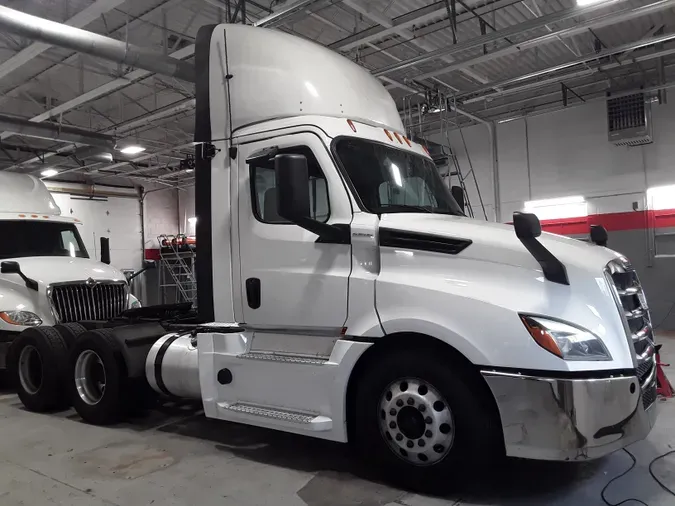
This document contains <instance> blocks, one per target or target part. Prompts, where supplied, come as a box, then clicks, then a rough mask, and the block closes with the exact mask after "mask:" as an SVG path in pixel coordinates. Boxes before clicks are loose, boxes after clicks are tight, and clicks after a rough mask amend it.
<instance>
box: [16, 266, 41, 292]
mask: <svg viewBox="0 0 675 506" xmlns="http://www.w3.org/2000/svg"><path fill="white" fill-rule="evenodd" d="M15 274H18V276H19V277H20V278H21V279H23V281H24V283H26V287H27V288H30V289H31V290H35V291H36V292H37V291H38V287H39V286H38V282H37V281H35V280H34V279H32V278H29V277H28V276H26V275H25V274H24V273H23V272H21V269H19V270H18V271H16V272H15Z"/></svg>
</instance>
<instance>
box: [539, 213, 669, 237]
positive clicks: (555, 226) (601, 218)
mask: <svg viewBox="0 0 675 506" xmlns="http://www.w3.org/2000/svg"><path fill="white" fill-rule="evenodd" d="M591 225H602V226H603V227H605V228H606V229H607V231H608V232H618V231H623V230H643V229H645V228H649V227H651V228H671V227H675V209H663V210H659V211H629V212H624V213H605V214H592V215H589V216H588V217H585V218H584V217H578V218H561V219H557V220H542V221H541V228H542V230H545V231H546V232H551V233H553V234H560V235H584V234H588V233H590V230H591Z"/></svg>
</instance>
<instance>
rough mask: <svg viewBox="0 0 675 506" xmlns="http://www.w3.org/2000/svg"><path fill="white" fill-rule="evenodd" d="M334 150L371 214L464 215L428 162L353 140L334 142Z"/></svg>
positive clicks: (400, 151) (407, 154)
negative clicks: (422, 213)
mask: <svg viewBox="0 0 675 506" xmlns="http://www.w3.org/2000/svg"><path fill="white" fill-rule="evenodd" d="M335 150H336V152H337V156H338V158H339V159H340V162H341V163H342V166H343V167H344V169H345V171H346V172H347V175H348V176H349V179H350V180H351V182H352V184H353V185H354V188H355V190H356V193H357V194H358V196H359V198H360V199H361V202H363V205H364V206H365V207H366V209H367V210H368V211H370V212H371V213H378V214H380V213H401V212H409V213H411V212H412V213H419V212H427V213H443V214H454V215H458V216H463V215H464V213H463V212H462V210H461V208H460V207H459V205H458V204H457V202H456V201H455V199H454V198H452V195H451V194H450V191H449V190H448V188H447V187H446V186H445V185H444V184H443V180H442V179H441V176H440V175H439V174H438V171H437V170H436V166H435V165H434V163H433V162H432V161H431V160H429V159H427V158H425V157H423V156H420V155H416V154H414V153H410V152H409V151H404V150H402V149H396V148H393V147H390V146H386V145H384V144H380V143H377V142H372V141H367V140H364V139H357V138H353V137H345V138H342V139H338V141H337V143H336V146H335Z"/></svg>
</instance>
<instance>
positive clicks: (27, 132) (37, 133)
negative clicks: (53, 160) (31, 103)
mask: <svg viewBox="0 0 675 506" xmlns="http://www.w3.org/2000/svg"><path fill="white" fill-rule="evenodd" d="M0 130H8V131H10V132H14V133H15V134H18V135H23V136H26V137H36V138H38V139H48V140H54V141H63V142H73V143H76V144H86V145H88V146H96V147H99V148H104V149H108V150H111V151H112V150H113V149H114V148H115V138H114V137H111V136H109V135H104V134H99V133H95V132H90V131H88V130H82V129H80V128H75V127H71V126H66V125H57V124H55V123H48V122H42V123H35V122H33V121H29V120H27V119H24V118H18V117H16V116H8V115H6V114H0Z"/></svg>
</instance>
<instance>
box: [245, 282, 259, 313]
mask: <svg viewBox="0 0 675 506" xmlns="http://www.w3.org/2000/svg"><path fill="white" fill-rule="evenodd" d="M246 300H247V302H248V307H250V308H251V309H258V308H259V307H260V280H259V279H258V278H248V279H247V280H246Z"/></svg>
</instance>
